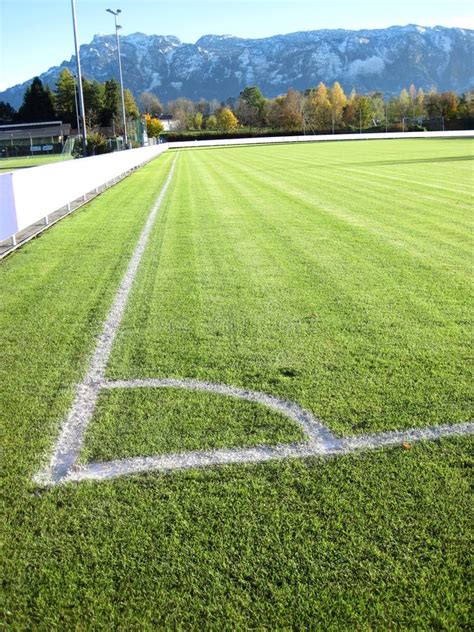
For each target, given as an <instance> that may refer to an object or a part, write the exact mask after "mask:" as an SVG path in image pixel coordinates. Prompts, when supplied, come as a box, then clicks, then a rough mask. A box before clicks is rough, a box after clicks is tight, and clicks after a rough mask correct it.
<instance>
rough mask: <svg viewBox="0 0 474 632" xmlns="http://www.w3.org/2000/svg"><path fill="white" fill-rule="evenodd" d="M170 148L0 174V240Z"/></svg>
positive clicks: (84, 196) (157, 147)
mask: <svg viewBox="0 0 474 632" xmlns="http://www.w3.org/2000/svg"><path fill="white" fill-rule="evenodd" d="M167 149H168V145H167V144H165V143H163V144H162V145H153V146H151V147H143V148H141V149H132V150H130V151H121V152H115V153H113V154H104V155H102V156H92V157H90V158H83V159H81V160H67V161H64V162H58V163H52V164H49V165H43V166H41V167H32V168H29V169H19V170H17V171H13V172H10V173H3V174H0V241H4V240H6V239H9V238H13V241H14V236H15V234H16V233H19V232H20V231H22V230H24V229H25V228H27V227H28V226H31V225H32V224H35V223H36V222H39V221H40V220H43V219H44V220H45V223H47V218H48V216H49V215H51V214H52V213H54V212H55V211H58V210H59V209H61V208H64V207H68V208H70V206H71V204H72V203H73V202H74V201H75V200H78V199H80V198H83V199H84V200H85V199H86V198H87V195H88V194H89V193H92V192H98V190H99V189H100V188H101V187H104V186H106V185H108V184H112V183H113V182H115V181H116V180H118V179H120V178H122V177H123V176H124V175H126V174H127V173H129V172H130V171H133V170H134V169H136V168H137V167H140V166H141V165H143V164H145V163H146V162H148V161H149V160H152V159H153V158H156V156H158V155H159V154H162V153H163V152H165V151H166V150H167Z"/></svg>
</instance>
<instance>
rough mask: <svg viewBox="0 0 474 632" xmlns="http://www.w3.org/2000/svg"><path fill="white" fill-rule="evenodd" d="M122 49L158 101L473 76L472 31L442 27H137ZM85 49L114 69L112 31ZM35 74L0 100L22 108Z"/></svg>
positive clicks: (137, 82) (442, 82)
mask: <svg viewBox="0 0 474 632" xmlns="http://www.w3.org/2000/svg"><path fill="white" fill-rule="evenodd" d="M121 48H122V65H123V72H124V85H125V87H128V88H130V89H131V90H132V92H133V93H134V94H135V95H136V96H138V95H139V94H140V93H141V92H143V91H145V90H147V91H151V92H153V93H155V94H156V95H157V96H159V97H160V99H161V100H162V101H168V100H170V99H175V98H177V97H180V96H184V97H188V98H190V99H193V100H198V99H200V98H206V99H212V98H217V99H219V100H221V101H224V100H226V99H228V98H230V97H236V96H238V94H239V92H240V91H241V90H242V89H243V88H245V87H246V86H248V85H258V86H259V87H260V89H261V90H262V92H263V93H264V94H265V95H266V96H268V97H273V96H276V95H278V94H281V93H284V92H286V90H287V89H288V88H290V87H292V88H295V89H299V90H305V89H307V88H309V87H312V86H315V85H317V84H318V83H319V82H320V81H323V82H325V83H326V84H332V83H333V82H334V81H336V80H337V81H339V82H340V83H341V84H342V86H343V87H344V89H345V90H346V91H350V90H351V89H352V88H353V87H354V88H356V90H358V91H361V92H368V91H372V90H380V91H382V92H384V93H386V94H395V93H398V92H400V90H401V89H402V88H403V87H408V86H409V85H410V84H411V83H414V84H415V85H416V86H417V87H422V88H424V89H425V90H428V89H430V88H431V86H435V87H436V88H437V89H438V90H439V91H444V90H455V91H457V92H464V91H466V90H468V89H470V88H471V87H472V86H473V85H474V66H473V52H474V31H473V30H469V29H459V28H445V27H442V26H436V27H422V26H416V25H408V26H393V27H389V28H386V29H377V30H359V31H347V30H343V29H336V30H320V31H307V32H298V33H291V34H288V35H275V36H273V37H267V38H263V39H243V38H238V37H233V36H231V35H205V36H203V37H201V38H200V39H199V40H198V41H197V42H196V43H195V44H187V43H183V42H181V41H180V40H179V39H178V38H177V37H174V36H162V35H145V34H144V33H134V34H131V35H125V36H122V38H121ZM80 54H81V65H82V72H83V74H84V76H86V77H87V78H88V79H96V80H98V81H104V80H106V79H109V78H111V77H115V78H117V77H118V68H117V51H116V45H115V35H96V36H95V37H94V38H93V40H92V42H91V43H90V44H84V45H82V46H81V49H80ZM64 68H69V69H70V70H71V71H72V72H74V71H75V57H74V56H73V57H72V58H71V59H70V60H69V61H63V62H62V64H60V65H59V66H54V67H53V68H50V69H49V70H47V71H46V72H44V73H43V74H41V75H40V78H41V80H42V81H43V83H45V84H46V85H49V86H50V87H51V88H54V85H55V83H56V81H57V79H58V77H59V74H60V72H61V70H63V69H64ZM30 83H31V81H28V82H25V83H23V84H19V85H17V86H13V87H12V88H9V89H7V90H6V91H4V92H2V93H0V100H2V101H7V102H10V103H11V104H12V105H13V106H14V107H18V106H19V105H20V104H21V101H22V97H23V94H24V91H25V89H26V88H27V86H28V85H29V84H30Z"/></svg>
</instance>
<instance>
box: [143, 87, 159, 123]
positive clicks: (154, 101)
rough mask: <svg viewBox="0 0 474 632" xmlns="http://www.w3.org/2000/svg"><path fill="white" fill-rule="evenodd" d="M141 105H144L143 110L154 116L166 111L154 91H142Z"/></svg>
mask: <svg viewBox="0 0 474 632" xmlns="http://www.w3.org/2000/svg"><path fill="white" fill-rule="evenodd" d="M140 105H141V106H142V112H144V113H146V114H151V115H152V116H154V117H158V116H161V115H162V114H163V112H164V108H163V105H162V104H161V101H160V100H159V98H158V97H157V96H155V95H154V94H153V93H152V92H142V93H141V95H140Z"/></svg>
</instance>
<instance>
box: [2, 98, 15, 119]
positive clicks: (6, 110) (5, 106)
mask: <svg viewBox="0 0 474 632" xmlns="http://www.w3.org/2000/svg"><path fill="white" fill-rule="evenodd" d="M15 116H16V110H15V109H14V108H13V107H12V106H11V105H10V104H9V103H5V101H0V123H1V124H2V125H8V123H13V121H14V119H15Z"/></svg>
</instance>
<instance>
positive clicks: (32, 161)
mask: <svg viewBox="0 0 474 632" xmlns="http://www.w3.org/2000/svg"><path fill="white" fill-rule="evenodd" d="M71 158H72V156H70V155H67V154H66V155H62V154H59V155H58V154H52V155H47V156H21V157H19V158H2V159H1V160H0V173H2V172H5V171H15V170H16V169H28V168H29V167H40V166H41V165H48V164H49V163H51V162H61V161H62V160H71Z"/></svg>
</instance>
